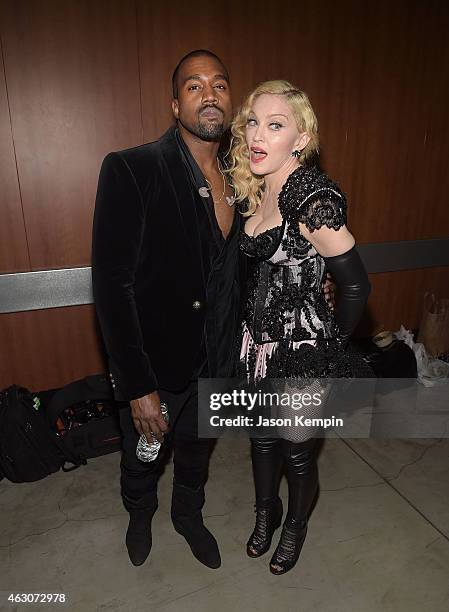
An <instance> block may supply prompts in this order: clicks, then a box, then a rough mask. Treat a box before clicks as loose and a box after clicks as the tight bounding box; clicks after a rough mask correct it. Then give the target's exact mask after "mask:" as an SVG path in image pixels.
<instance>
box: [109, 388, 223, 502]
mask: <svg viewBox="0 0 449 612" xmlns="http://www.w3.org/2000/svg"><path fill="white" fill-rule="evenodd" d="M159 396H160V398H161V402H166V403H167V406H168V412H169V426H170V432H169V434H167V435H165V436H164V442H163V444H162V447H161V449H160V450H159V455H158V457H157V459H155V461H152V462H150V463H145V462H143V461H140V460H139V459H137V457H136V447H137V442H138V440H139V437H140V435H139V434H138V433H137V431H136V429H135V427H134V423H133V420H132V418H131V408H130V407H129V406H128V407H126V408H122V409H121V410H120V427H121V430H122V434H123V441H122V449H123V450H122V458H121V462H120V468H121V478H120V485H121V493H122V499H123V504H124V506H125V508H126V510H128V512H130V511H131V510H133V509H143V508H154V504H155V501H156V498H157V482H158V479H159V476H160V474H161V472H162V471H163V468H164V464H165V461H166V456H167V453H168V452H169V450H170V447H171V446H173V448H174V453H173V463H174V479H175V482H176V483H177V484H181V485H184V486H186V487H190V488H192V489H197V488H198V487H201V486H204V484H205V482H206V480H207V473H208V466H209V454H210V449H211V443H212V440H208V439H198V433H197V432H198V382H197V381H192V382H191V383H190V384H189V385H188V387H186V389H184V390H183V391H182V392H180V393H172V392H170V391H165V390H163V389H161V390H159Z"/></svg>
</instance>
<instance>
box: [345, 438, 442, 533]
mask: <svg viewBox="0 0 449 612" xmlns="http://www.w3.org/2000/svg"><path fill="white" fill-rule="evenodd" d="M337 435H338V434H337ZM338 437H339V439H340V440H341V441H342V442H343V444H345V446H346V447H347V448H349V449H350V450H351V451H352V452H353V453H354V454H355V455H357V457H359V458H360V459H361V460H362V461H363V462H364V463H366V465H367V466H368V467H370V468H371V469H372V470H373V472H375V473H376V474H377V475H378V476H379V478H381V479H382V480H383V481H384V482H385V484H387V485H388V486H389V487H390V488H391V489H393V491H395V492H396V493H397V494H398V495H399V496H400V497H402V499H403V500H404V501H405V502H406V503H407V504H408V505H409V506H410V507H411V508H413V510H415V512H417V513H418V514H419V515H420V516H421V517H422V518H423V519H424V520H425V521H426V523H428V524H429V525H431V526H432V527H433V528H434V529H435V531H437V532H438V533H439V534H440V535H441V536H442V537H443V538H444V539H445V540H446V541H447V542H449V536H448V535H447V534H446V533H444V531H442V530H441V529H440V528H439V527H437V526H436V525H435V523H434V522H433V521H431V520H430V519H429V518H428V517H427V516H426V515H425V514H424V513H423V512H422V511H421V510H420V509H419V508H418V507H417V506H416V505H415V504H414V503H413V502H412V501H411V500H410V499H408V498H407V497H406V496H405V495H404V494H403V493H402V492H401V491H400V490H399V489H398V488H397V487H395V486H394V485H393V484H392V482H391V481H389V480H388V479H387V478H385V476H383V474H381V473H380V472H379V471H378V470H377V469H376V468H375V467H374V466H373V465H371V463H370V462H369V461H368V460H367V459H365V457H363V456H362V455H361V454H360V453H359V452H358V451H356V450H355V448H353V447H352V446H351V445H350V444H349V443H348V442H347V441H346V440H345V439H344V438H340V436H338Z"/></svg>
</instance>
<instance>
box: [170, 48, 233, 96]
mask: <svg viewBox="0 0 449 612" xmlns="http://www.w3.org/2000/svg"><path fill="white" fill-rule="evenodd" d="M202 55H206V56H207V57H213V58H214V59H216V60H217V61H218V62H219V63H220V64H221V65H222V66H223V68H224V75H225V76H226V78H227V79H229V75H228V71H227V70H226V66H225V65H224V64H223V62H222V61H221V59H220V58H219V57H218V55H215V53H212V51H208V50H207V49H195V51H190V53H187V55H184V57H183V58H181V59H180V60H179V62H178V65H177V66H176V68H175V69H174V71H173V76H172V78H171V83H172V90H173V97H174V98H177V97H178V73H179V69H180V68H181V65H182V64H183V63H184V62H185V61H186V60H188V59H190V58H191V57H201V56H202Z"/></svg>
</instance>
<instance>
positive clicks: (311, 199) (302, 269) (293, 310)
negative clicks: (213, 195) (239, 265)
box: [240, 166, 346, 344]
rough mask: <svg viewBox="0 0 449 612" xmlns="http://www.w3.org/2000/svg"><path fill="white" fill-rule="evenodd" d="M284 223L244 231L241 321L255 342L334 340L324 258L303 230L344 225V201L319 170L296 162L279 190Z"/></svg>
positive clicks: (334, 322)
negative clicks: (245, 259)
mask: <svg viewBox="0 0 449 612" xmlns="http://www.w3.org/2000/svg"><path fill="white" fill-rule="evenodd" d="M279 210H280V212H281V215H282V225H280V226H278V227H274V228H271V229H269V230H267V231H265V232H262V233H261V234H259V235H258V236H256V237H255V238H253V237H251V236H248V235H247V234H246V233H245V232H242V236H241V243H240V248H241V249H242V251H243V252H244V253H245V254H246V255H247V256H248V258H249V265H248V272H249V274H248V285H247V292H248V293H247V298H246V302H245V308H244V320H245V322H246V325H247V327H248V329H249V330H250V332H251V336H252V337H253V340H254V342H256V343H258V344H263V343H266V342H277V341H286V340H287V341H289V340H290V341H293V342H296V341H300V340H309V341H310V342H311V344H316V342H317V341H318V344H321V342H320V341H323V340H324V341H326V340H327V339H330V338H333V339H334V340H335V339H337V338H338V335H339V332H338V325H337V323H336V320H335V316H334V313H333V311H332V310H331V309H330V308H329V306H328V305H327V302H326V300H325V297H324V293H323V287H322V281H323V276H324V274H325V262H324V259H323V258H322V257H321V256H320V255H319V253H318V252H317V251H316V250H315V248H314V247H313V246H312V244H311V243H310V242H308V240H306V238H304V236H303V235H302V234H301V231H300V228H299V222H301V223H304V224H305V226H306V227H307V228H308V229H309V230H310V231H313V230H314V229H319V228H320V227H322V226H323V225H326V226H327V227H329V228H333V229H336V230H337V229H338V228H340V227H341V226H342V225H344V224H345V223H346V199H345V196H344V195H343V193H342V192H341V191H340V189H339V188H338V186H337V185H336V184H335V183H333V182H332V181H331V180H330V179H329V178H328V177H327V176H326V175H325V174H323V173H322V172H321V171H320V170H319V169H318V168H316V167H315V166H313V167H310V168H309V167H303V166H300V167H299V168H298V169H297V170H295V171H294V172H293V173H292V174H291V175H290V176H289V177H288V179H287V181H286V183H285V184H284V186H283V188H282V190H281V192H280V194H279Z"/></svg>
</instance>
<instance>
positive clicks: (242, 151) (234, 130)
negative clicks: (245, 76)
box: [227, 80, 318, 217]
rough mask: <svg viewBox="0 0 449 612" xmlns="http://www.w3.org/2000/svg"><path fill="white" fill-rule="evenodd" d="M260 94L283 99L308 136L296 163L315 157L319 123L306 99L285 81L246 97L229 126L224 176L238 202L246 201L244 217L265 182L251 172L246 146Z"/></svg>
mask: <svg viewBox="0 0 449 612" xmlns="http://www.w3.org/2000/svg"><path fill="white" fill-rule="evenodd" d="M263 94H272V95H276V96H284V97H285V99H286V101H287V102H288V104H289V105H290V108H291V110H292V112H293V116H294V118H295V120H296V125H297V126H298V130H299V132H300V133H302V132H306V133H307V134H308V135H309V136H310V141H309V142H308V144H307V146H306V147H305V148H304V149H303V150H302V151H301V156H300V157H299V162H300V163H301V164H304V163H305V162H306V160H308V159H309V158H310V157H311V156H313V155H314V154H317V153H318V122H317V119H316V116H315V113H314V112H313V108H312V106H311V104H310V101H309V98H308V97H307V95H306V94H305V93H304V92H303V91H301V90H300V89H298V88H297V87H294V86H293V85H292V84H291V83H289V82H288V81H283V80H277V81H265V82H264V83H260V84H259V85H258V86H257V87H256V89H255V90H254V91H253V92H252V93H250V94H249V96H248V97H247V98H246V100H245V101H244V102H243V104H242V106H241V107H240V109H239V111H238V113H237V115H236V117H235V119H234V121H233V122H232V125H231V134H232V139H231V145H230V148H229V159H230V164H229V168H228V170H227V172H228V173H229V175H230V176H231V177H232V182H233V184H234V189H235V196H236V201H237V202H242V201H243V200H245V199H248V207H247V209H246V211H245V212H243V215H244V216H245V217H248V216H250V215H253V214H254V213H255V212H256V210H257V207H258V206H259V204H260V201H261V198H262V193H263V186H264V182H265V181H264V179H263V177H260V176H257V175H256V174H253V173H252V172H251V168H250V165H249V151H248V145H247V144H246V137H245V136H246V124H247V121H248V116H249V113H250V111H251V108H252V105H253V103H254V100H255V99H256V98H258V97H259V96H261V95H263Z"/></svg>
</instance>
